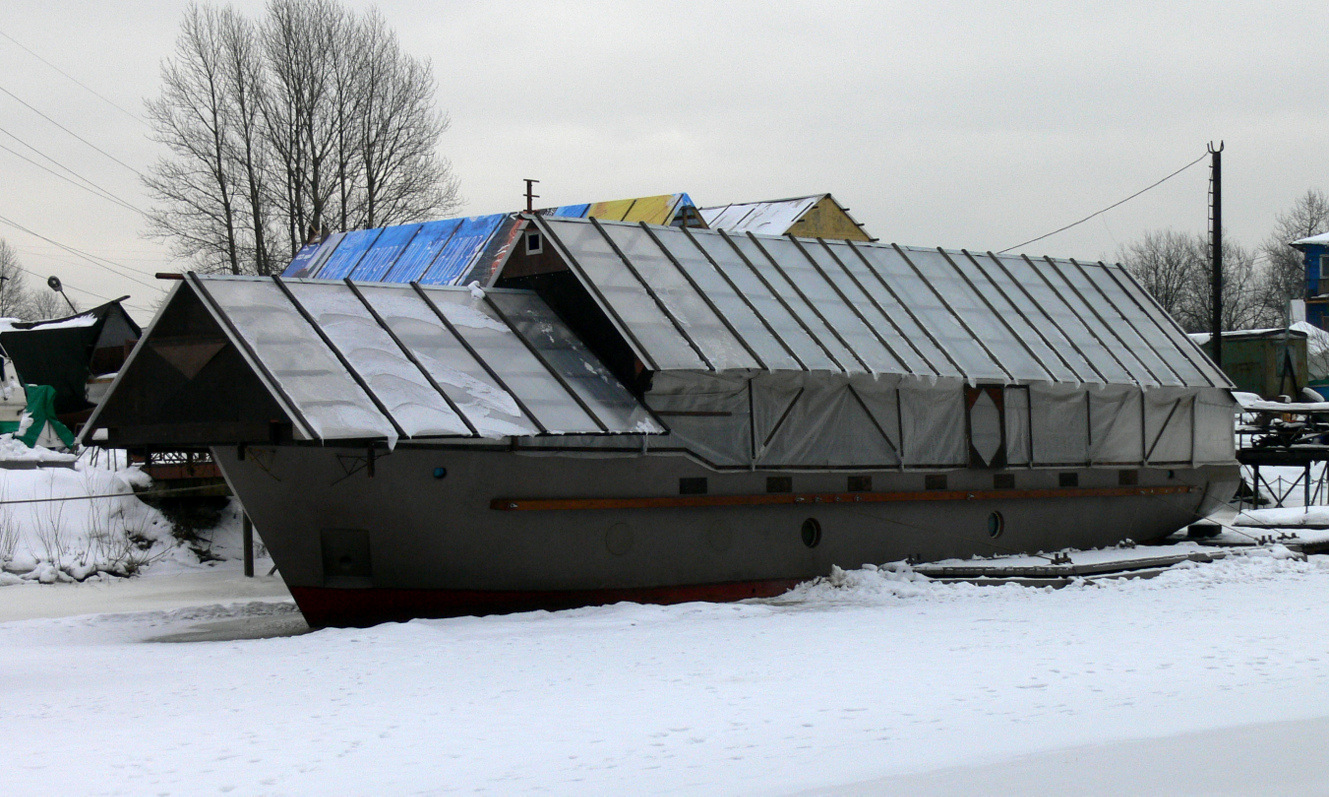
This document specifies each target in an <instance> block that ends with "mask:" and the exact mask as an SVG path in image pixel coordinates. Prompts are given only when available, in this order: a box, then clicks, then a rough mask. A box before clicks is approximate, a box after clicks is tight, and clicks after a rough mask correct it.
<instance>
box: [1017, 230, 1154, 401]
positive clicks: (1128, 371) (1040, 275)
mask: <svg viewBox="0 0 1329 797" xmlns="http://www.w3.org/2000/svg"><path fill="white" fill-rule="evenodd" d="M1020 258H1021V259H1022V260H1024V262H1025V263H1027V264H1028V265H1029V268H1031V269H1032V270H1033V272H1034V274H1036V275H1037V276H1038V278H1039V279H1041V280H1042V281H1043V284H1044V285H1046V286H1047V288H1048V290H1049V291H1051V292H1052V295H1053V296H1055V297H1056V298H1058V299H1060V300H1061V303H1062V306H1064V307H1065V308H1066V309H1067V311H1069V312H1070V314H1071V315H1072V316H1074V317H1075V319H1076V320H1077V321H1079V322H1080V326H1081V327H1082V328H1083V329H1084V330H1085V331H1086V332H1087V333H1088V334H1089V337H1091V338H1093V339H1094V342H1095V343H1097V344H1098V346H1099V348H1101V349H1103V350H1104V351H1106V352H1107V353H1108V356H1109V357H1111V358H1112V361H1113V362H1115V363H1116V364H1117V367H1118V368H1120V369H1121V371H1122V373H1124V374H1125V375H1126V377H1127V378H1128V379H1130V380H1131V381H1132V382H1134V383H1136V384H1139V378H1138V377H1137V376H1136V375H1135V374H1134V373H1132V372H1131V369H1130V368H1127V367H1126V364H1125V363H1123V362H1122V361H1121V358H1120V357H1118V356H1117V354H1116V352H1114V351H1112V348H1113V347H1112V346H1109V345H1107V344H1106V343H1105V342H1104V341H1103V338H1102V337H1101V336H1100V335H1099V334H1098V332H1097V331H1096V330H1095V329H1094V326H1093V325H1092V324H1090V323H1089V322H1088V321H1086V320H1085V319H1084V316H1082V315H1080V312H1079V311H1078V310H1076V309H1075V306H1074V305H1072V304H1071V303H1070V302H1068V301H1066V298H1065V296H1064V295H1063V294H1062V292H1060V291H1058V290H1057V287H1056V286H1055V285H1053V284H1052V280H1050V279H1048V277H1047V274H1045V273H1044V272H1043V270H1042V269H1040V268H1039V267H1038V266H1037V265H1036V264H1035V263H1034V261H1033V259H1032V258H1030V257H1029V255H1020ZM1047 260H1048V262H1051V258H1048V259H1047ZM1053 270H1054V271H1055V270H1056V265H1055V264H1053ZM1057 274H1058V276H1060V275H1061V272H1060V271H1058V272H1057ZM1063 279H1064V278H1063ZM1089 362H1091V363H1092V362H1093V360H1089ZM1104 383H1105V384H1112V380H1111V379H1107V378H1106V377H1105V382H1104Z"/></svg>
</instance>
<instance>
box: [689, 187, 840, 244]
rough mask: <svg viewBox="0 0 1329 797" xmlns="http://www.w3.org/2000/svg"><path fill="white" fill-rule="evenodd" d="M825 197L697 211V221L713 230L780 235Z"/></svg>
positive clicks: (751, 203)
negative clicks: (699, 216)
mask: <svg viewBox="0 0 1329 797" xmlns="http://www.w3.org/2000/svg"><path fill="white" fill-rule="evenodd" d="M826 196H828V195H827V194H813V195H812V196H801V197H794V198H792V199H777V200H774V201H771V202H746V203H742V204H734V205H717V206H715V207H709V208H701V211H700V212H701V217H702V219H703V220H705V222H706V226H707V227H710V228H711V229H713V230H731V231H735V232H755V233H761V234H765V235H783V234H784V233H785V232H787V231H788V230H789V228H790V227H791V226H792V225H793V224H794V222H796V221H798V220H799V219H800V218H801V217H802V216H803V214H804V213H807V212H808V211H809V210H811V209H812V207H813V206H814V205H816V204H817V203H818V202H820V201H821V200H822V199H824V198H825V197H826Z"/></svg>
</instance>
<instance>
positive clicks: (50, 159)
mask: <svg viewBox="0 0 1329 797" xmlns="http://www.w3.org/2000/svg"><path fill="white" fill-rule="evenodd" d="M0 133H4V134H5V135H7V136H9V137H10V138H12V139H14V140H15V141H17V142H18V143H19V144H21V145H23V146H24V147H27V148H28V149H29V150H31V151H33V152H35V153H36V154H38V155H40V156H41V157H43V158H45V159H46V160H47V161H49V162H50V163H52V164H54V165H56V166H58V167H60V168H61V169H64V170H65V171H66V172H68V173H70V174H72V175H73V176H74V177H77V178H78V179H79V180H82V181H83V182H85V183H87V184H88V185H90V186H92V187H93V188H95V189H97V190H98V191H101V192H102V193H103V194H106V195H107V196H109V197H112V198H114V199H115V200H117V201H119V202H122V203H124V204H126V205H130V203H129V202H128V201H126V200H124V199H122V198H120V197H119V196H116V195H115V194H113V193H111V192H110V191H108V190H107V189H105V188H102V187H101V186H100V185H98V184H97V183H94V182H93V181H92V180H89V179H88V178H87V177H84V176H83V175H81V174H79V173H78V172H76V171H74V170H73V169H71V168H70V167H68V166H66V165H64V164H63V163H61V162H60V161H58V160H56V159H55V158H53V157H51V156H50V155H47V154H46V153H45V152H42V151H41V150H39V149H37V148H36V147H34V146H33V145H31V144H29V143H28V142H26V141H24V140H23V139H21V138H19V137H18V136H16V135H14V133H13V132H11V131H9V130H6V129H5V128H3V127H0ZM131 209H133V210H138V209H137V208H133V207H132V205H131ZM138 212H139V213H143V211H141V210H139V211H138Z"/></svg>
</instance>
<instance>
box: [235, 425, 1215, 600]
mask: <svg viewBox="0 0 1329 797" xmlns="http://www.w3.org/2000/svg"><path fill="white" fill-rule="evenodd" d="M213 453H214V457H215V458H216V461H217V462H218V464H219V465H220V467H221V469H222V470H223V472H224V474H225V476H226V478H227V481H228V482H229V483H230V485H231V487H232V489H233V490H234V491H235V493H236V495H238V496H239V497H240V499H241V501H242V502H243V503H244V506H245V508H246V511H247V512H248V513H249V515H250V517H251V518H252V519H253V521H254V524H255V528H256V529H257V531H258V533H259V534H260V535H261V537H262V539H263V541H264V543H265V544H266V546H267V547H268V549H269V551H270V552H271V554H272V556H273V559H274V561H275V562H276V564H277V566H278V567H279V568H280V570H281V573H282V576H283V578H284V579H285V580H286V583H287V585H288V586H289V587H290V589H291V593H292V595H293V596H294V597H295V599H296V602H297V603H298V604H299V606H300V608H301V610H302V611H303V612H304V613H305V616H306V619H307V620H309V622H310V624H311V625H314V626H328V625H333V626H335V625H366V624H371V623H374V622H379V621H383V620H402V619H409V618H412V617H437V616H451V615H462V614H484V613H492V612H505V611H523V610H530V609H556V608H567V607H572V606H583V605H594V604H604V603H613V602H617V601H623V600H629V601H639V602H649V603H676V602H681V601H689V600H738V599H742V598H749V597H761V596H770V595H775V594H779V593H780V592H782V591H784V590H786V589H788V588H789V587H790V586H792V585H793V584H796V583H798V582H799V581H802V580H806V579H810V578H814V577H816V576H820V575H825V574H827V573H829V572H830V570H831V568H832V567H833V566H837V565H838V566H840V567H844V568H853V567H858V566H860V565H862V564H865V563H883V562H889V561H896V560H900V559H906V558H909V559H913V560H916V561H928V560H937V559H942V558H948V557H970V556H974V555H979V556H991V555H998V554H1006V553H1015V552H1033V551H1039V550H1045V551H1051V550H1058V549H1061V548H1067V547H1073V548H1093V547H1100V546H1104V545H1112V544H1115V543H1119V542H1121V541H1123V540H1126V539H1133V540H1136V541H1141V542H1143V541H1148V540H1152V539H1156V538H1159V537H1162V536H1165V535H1167V534H1170V533H1172V532H1174V531H1175V530H1177V529H1178V528H1180V527H1182V526H1184V525H1185V524H1187V523H1189V522H1191V521H1192V520H1193V519H1195V518H1196V517H1197V516H1199V515H1202V514H1203V513H1204V512H1206V511H1207V510H1208V509H1209V508H1210V507H1212V506H1213V505H1215V504H1217V503H1218V502H1220V501H1222V500H1226V499H1227V498H1229V497H1230V496H1231V494H1232V493H1233V492H1234V491H1235V488H1236V483H1237V467H1236V466H1235V465H1232V466H1226V465H1219V466H1200V467H1170V468H1137V469H1119V468H1115V467H1113V468H1097V467H1096V468H1065V469H1026V470H1012V471H1003V472H1000V473H1001V475H1002V476H1003V477H1004V478H1002V479H999V480H994V472H993V471H989V470H977V469H969V470H952V471H947V472H945V473H944V476H945V477H946V484H945V487H944V488H943V489H932V490H929V489H927V488H928V487H933V488H937V487H938V484H937V480H936V476H938V475H943V474H941V473H940V472H938V473H935V474H932V476H933V479H932V480H931V484H929V481H928V480H927V479H926V476H927V474H924V473H920V472H908V471H904V472H902V471H876V472H868V471H852V472H848V471H840V470H836V471H820V472H798V473H787V472H785V473H774V472H771V473H767V472H763V471H726V472H717V471H714V470H710V469H707V468H705V467H703V466H701V465H700V464H698V463H696V462H694V461H692V460H690V459H688V458H686V457H682V456H678V455H669V454H655V453H650V454H641V453H639V454H635V455H609V456H600V457H595V458H592V457H584V456H566V455H559V454H556V453H540V454H533V453H525V452H513V451H509V450H474V449H466V448H453V449H449V448H404V447H403V448H399V449H398V450H397V451H395V452H393V453H392V454H383V453H380V454H378V455H377V456H374V457H372V458H371V457H369V456H368V454H367V452H366V451H365V450H364V449H339V448H331V447H312V446H274V447H267V448H256V447H251V448H249V449H247V450H243V451H242V450H240V449H236V448H229V449H214V452H213ZM371 460H372V462H371ZM850 476H853V477H855V478H856V481H854V482H853V484H852V485H851V484H850V479H849V477H850ZM865 477H866V478H865ZM698 479H704V480H705V483H704V485H703V484H702V483H701V482H699V481H697V480H698ZM772 479H773V481H772ZM869 481H870V486H868V482H869ZM1132 482H1134V483H1132ZM1072 483H1074V486H1068V485H1070V484H1072ZM998 484H999V485H1000V486H999V487H998V486H997V485H998ZM851 486H852V487H855V488H857V489H855V490H853V491H852V492H851V491H850V489H849V488H850V487H851ZM864 487H868V489H863V488H864ZM786 488H787V490H788V491H787V492H785V490H786ZM771 489H775V490H778V491H779V492H769V490H771ZM699 490H704V492H698V491H699ZM681 491H682V493H683V494H680V492H681Z"/></svg>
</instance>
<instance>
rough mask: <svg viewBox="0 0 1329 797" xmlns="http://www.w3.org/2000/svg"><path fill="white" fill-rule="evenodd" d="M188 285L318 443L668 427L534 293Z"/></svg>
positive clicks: (233, 282) (228, 282) (319, 284)
mask: <svg viewBox="0 0 1329 797" xmlns="http://www.w3.org/2000/svg"><path fill="white" fill-rule="evenodd" d="M190 284H191V285H192V286H194V287H195V288H196V290H197V291H198V292H199V294H200V296H201V297H202V298H203V299H204V300H205V301H206V302H207V303H208V304H209V306H210V307H211V309H212V310H213V311H214V312H215V313H216V314H217V315H218V318H219V320H220V321H221V322H222V325H223V327H224V328H226V329H227V330H228V332H229V333H230V334H232V335H233V336H234V337H235V342H236V344H237V345H238V346H240V348H241V350H242V352H244V353H245V355H246V357H248V358H250V359H251V361H252V362H254V364H255V365H256V371H257V372H259V373H260V375H261V377H262V378H265V379H267V378H269V377H270V378H271V379H272V380H274V384H272V385H269V387H270V389H271V390H273V391H274V395H277V396H279V397H280V400H281V401H282V402H283V403H284V404H286V405H287V406H289V407H290V408H291V409H292V415H293V417H294V418H295V419H296V420H297V422H298V423H299V424H300V425H301V426H302V428H303V429H304V431H305V433H306V436H308V437H310V438H312V439H319V440H338V439H365V438H371V439H387V440H388V441H389V443H390V444H393V443H395V441H396V440H397V439H398V438H408V439H409V438H426V437H484V438H501V437H509V436H526V435H536V434H661V433H664V432H665V431H666V430H665V429H664V427H663V426H661V425H660V424H659V423H658V422H657V421H656V420H655V419H654V418H653V417H652V416H651V415H650V413H649V412H648V411H647V410H646V409H645V408H644V407H643V406H642V405H641V404H640V402H638V401H637V400H636V399H635V398H633V396H632V395H631V394H630V393H628V391H627V390H626V389H625V388H624V387H623V386H622V384H620V383H619V382H618V381H617V380H616V379H615V378H614V377H613V376H612V375H611V374H610V373H609V372H608V370H607V369H605V367H604V366H603V364H601V363H600V362H599V360H597V359H596V358H595V357H594V356H593V355H591V354H590V352H589V351H588V350H586V348H585V347H584V346H582V345H581V344H580V343H579V342H578V341H576V339H575V337H574V336H573V335H572V333H571V331H570V330H568V329H567V328H566V327H565V326H564V325H563V323H562V322H561V321H560V320H559V319H558V317H557V316H555V315H554V313H553V312H552V311H551V310H550V309H549V308H548V306H546V305H545V304H544V303H543V302H542V301H541V300H540V299H539V298H538V297H536V296H535V295H534V294H532V293H529V292H525V291H494V292H493V293H492V294H491V295H486V296H485V297H483V298H480V297H477V296H474V295H472V292H471V291H469V290H466V289H461V288H442V287H434V288H424V287H421V286H408V285H391V284H384V283H378V284H359V283H353V284H348V283H344V282H324V281H303V280H300V281H283V280H281V279H280V278H277V279H262V278H236V277H196V276H195V277H192V278H191V282H190ZM509 319H511V320H509Z"/></svg>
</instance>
